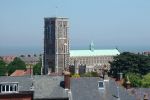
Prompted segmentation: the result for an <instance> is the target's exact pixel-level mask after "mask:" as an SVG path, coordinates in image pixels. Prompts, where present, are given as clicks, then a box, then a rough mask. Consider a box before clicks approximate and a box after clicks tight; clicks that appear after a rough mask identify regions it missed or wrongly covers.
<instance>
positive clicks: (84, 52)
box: [70, 49, 120, 57]
mask: <svg viewBox="0 0 150 100" xmlns="http://www.w3.org/2000/svg"><path fill="white" fill-rule="evenodd" d="M119 54H120V52H119V51H118V50H117V49H106V50H94V51H91V50H70V57H77V56H116V55H119Z"/></svg>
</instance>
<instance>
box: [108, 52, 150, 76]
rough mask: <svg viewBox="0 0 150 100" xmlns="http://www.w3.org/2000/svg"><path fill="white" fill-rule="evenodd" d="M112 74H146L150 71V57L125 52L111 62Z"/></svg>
mask: <svg viewBox="0 0 150 100" xmlns="http://www.w3.org/2000/svg"><path fill="white" fill-rule="evenodd" d="M110 65H111V69H110V74H111V75H112V76H114V77H117V74H118V73H120V72H121V73H123V74H126V73H138V74H140V75H145V74H147V73H148V72H150V57H149V56H145V55H142V54H134V53H130V52H123V53H121V54H120V55H118V56H116V57H114V61H113V62H110Z"/></svg>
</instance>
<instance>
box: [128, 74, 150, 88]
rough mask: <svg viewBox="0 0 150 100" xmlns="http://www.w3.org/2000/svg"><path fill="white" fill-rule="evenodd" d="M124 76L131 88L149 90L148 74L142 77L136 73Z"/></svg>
mask: <svg viewBox="0 0 150 100" xmlns="http://www.w3.org/2000/svg"><path fill="white" fill-rule="evenodd" d="M125 76H126V77H127V76H128V77H129V81H130V82H131V85H132V86H133V87H145V88H150V73H148V74H146V75H144V76H141V75H140V74H136V73H127V74H126V75H125Z"/></svg>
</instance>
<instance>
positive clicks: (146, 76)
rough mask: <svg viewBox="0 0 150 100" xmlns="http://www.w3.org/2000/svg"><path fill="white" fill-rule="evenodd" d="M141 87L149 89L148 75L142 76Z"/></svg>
mask: <svg viewBox="0 0 150 100" xmlns="http://www.w3.org/2000/svg"><path fill="white" fill-rule="evenodd" d="M142 86H143V87H145V88H149V87H150V73H148V74H146V75H145V76H143V79H142Z"/></svg>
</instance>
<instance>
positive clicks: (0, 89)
mask: <svg viewBox="0 0 150 100" xmlns="http://www.w3.org/2000/svg"><path fill="white" fill-rule="evenodd" d="M14 92H15V93H16V92H18V83H2V84H0V93H14Z"/></svg>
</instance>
